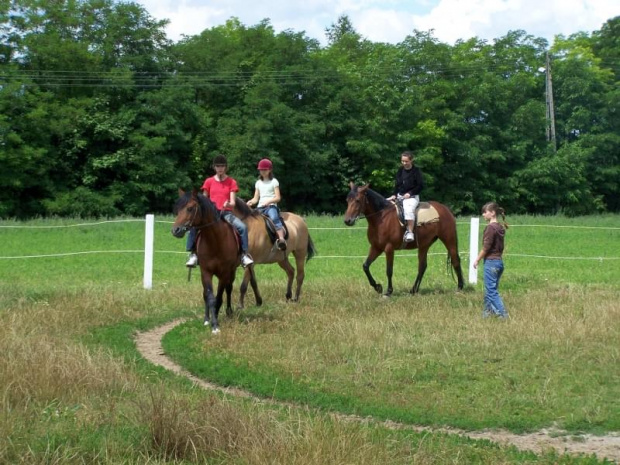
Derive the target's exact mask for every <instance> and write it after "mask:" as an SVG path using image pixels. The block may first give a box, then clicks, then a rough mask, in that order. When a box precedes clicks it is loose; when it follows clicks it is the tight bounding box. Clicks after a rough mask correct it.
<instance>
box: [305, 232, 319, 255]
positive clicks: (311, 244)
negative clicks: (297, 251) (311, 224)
mask: <svg viewBox="0 0 620 465" xmlns="http://www.w3.org/2000/svg"><path fill="white" fill-rule="evenodd" d="M307 252H308V253H307V254H306V262H308V260H310V259H311V258H312V257H314V256H315V255H316V254H317V251H316V247H315V246H314V242H312V238H311V237H310V234H308V249H307Z"/></svg>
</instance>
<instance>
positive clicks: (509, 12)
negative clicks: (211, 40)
mask: <svg viewBox="0 0 620 465" xmlns="http://www.w3.org/2000/svg"><path fill="white" fill-rule="evenodd" d="M133 1H135V2H137V3H140V4H142V5H144V7H145V8H146V10H147V11H148V13H149V14H150V15H151V16H152V17H153V18H155V19H168V20H169V21H170V24H169V25H168V27H167V29H166V32H167V35H168V38H169V39H171V40H174V41H178V40H179V39H181V38H182V37H183V35H188V36H191V35H196V34H199V33H200V32H202V31H203V30H205V29H210V28H212V27H214V26H220V25H223V24H225V22H226V21H227V20H228V19H230V18H231V17H236V18H238V19H239V20H240V21H241V23H242V24H244V25H246V26H248V27H250V26H254V25H256V24H258V23H259V22H260V21H262V20H264V19H269V20H270V23H271V25H272V27H273V28H274V30H275V31H276V33H278V32H281V31H284V30H291V31H293V32H305V33H306V36H307V37H310V38H313V39H317V40H319V41H320V42H321V44H323V45H326V43H327V41H326V37H325V29H326V28H328V27H330V26H331V25H332V24H334V23H335V22H336V21H337V20H338V17H339V16H341V15H347V16H348V17H349V19H350V21H351V23H352V24H353V27H354V28H355V30H356V31H357V32H358V33H359V34H361V35H362V37H364V38H366V39H368V40H371V41H373V42H388V43H392V44H396V43H398V42H401V41H403V40H404V39H405V37H406V36H407V35H410V34H411V33H412V31H413V30H414V29H415V30H418V31H424V32H426V31H430V30H433V37H435V38H436V39H438V40H440V41H441V42H445V43H448V44H451V45H453V44H454V43H455V42H456V41H457V40H459V39H463V40H467V39H470V38H472V37H478V38H480V39H484V40H487V41H489V42H492V41H493V39H496V38H499V37H503V36H505V35H506V34H507V33H508V31H511V30H517V29H522V30H524V31H526V32H527V33H528V34H531V35H533V36H536V37H543V38H545V39H547V40H548V41H549V43H552V42H553V38H554V37H555V35H557V34H563V35H564V36H568V35H570V34H572V33H575V32H579V31H583V32H592V31H595V30H599V29H600V28H601V27H602V25H603V24H604V23H605V22H606V21H607V20H608V19H611V18H613V17H615V16H618V15H620V0H133Z"/></svg>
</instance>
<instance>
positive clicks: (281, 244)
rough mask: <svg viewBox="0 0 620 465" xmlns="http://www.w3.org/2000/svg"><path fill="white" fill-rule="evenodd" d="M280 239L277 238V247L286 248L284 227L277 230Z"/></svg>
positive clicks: (279, 248)
mask: <svg viewBox="0 0 620 465" xmlns="http://www.w3.org/2000/svg"><path fill="white" fill-rule="evenodd" d="M276 233H277V234H278V239H277V240H276V247H277V248H278V250H283V251H284V250H286V240H285V239H284V229H278V230H277V231H276Z"/></svg>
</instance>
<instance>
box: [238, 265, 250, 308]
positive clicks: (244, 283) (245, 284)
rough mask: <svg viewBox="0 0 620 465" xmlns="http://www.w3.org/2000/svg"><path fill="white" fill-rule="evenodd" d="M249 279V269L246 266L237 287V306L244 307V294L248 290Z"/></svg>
mask: <svg viewBox="0 0 620 465" xmlns="http://www.w3.org/2000/svg"><path fill="white" fill-rule="evenodd" d="M249 281H250V274H249V270H248V269H247V268H246V269H245V271H244V272H243V280H242V281H241V287H240V288H239V308H245V304H244V302H245V294H246V292H248V282H249Z"/></svg>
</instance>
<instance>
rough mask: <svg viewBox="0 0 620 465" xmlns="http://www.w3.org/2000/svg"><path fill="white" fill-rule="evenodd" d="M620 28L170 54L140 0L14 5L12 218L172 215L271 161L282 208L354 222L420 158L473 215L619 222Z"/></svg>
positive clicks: (444, 191)
mask: <svg viewBox="0 0 620 465" xmlns="http://www.w3.org/2000/svg"><path fill="white" fill-rule="evenodd" d="M3 5H4V4H3ZM619 21H620V20H619V18H613V19H610V20H609V21H608V22H607V23H606V24H604V25H603V27H602V28H601V30H600V31H594V32H592V33H591V34H589V33H585V32H582V33H578V34H574V35H572V36H570V37H568V38H565V37H562V36H558V38H557V39H556V41H555V43H554V44H553V45H552V47H551V49H550V50H549V47H548V44H547V42H546V41H545V40H544V39H540V38H536V37H533V36H530V35H528V34H527V33H526V32H524V31H509V32H508V33H507V34H506V35H505V36H504V37H500V38H498V39H496V40H494V41H493V42H492V43H488V42H486V41H483V40H480V39H477V38H471V39H464V40H461V41H458V42H457V43H456V44H455V45H453V46H450V45H447V44H444V43H441V42H439V41H438V40H437V39H435V38H434V37H433V36H432V34H431V33H429V32H420V31H412V34H411V35H410V36H408V37H407V38H406V39H405V40H404V41H403V42H401V43H399V44H395V45H391V44H385V43H372V42H370V41H368V40H366V39H364V38H363V37H362V36H361V35H360V34H358V33H357V31H356V30H355V28H354V26H353V24H352V23H351V22H350V20H349V18H348V17H346V16H342V17H340V18H338V19H337V21H336V22H335V23H334V24H333V25H332V26H331V27H330V28H328V29H327V30H326V34H327V37H328V39H329V43H328V45H327V46H326V47H321V46H320V45H319V43H318V42H317V41H316V40H314V39H311V38H308V37H306V36H305V34H304V33H296V32H293V31H284V32H281V33H276V32H275V31H274V29H273V27H272V26H271V24H270V22H269V20H268V19H266V20H263V21H261V22H260V23H258V24H257V25H255V26H250V27H248V26H245V25H243V24H241V22H240V21H239V20H238V19H236V18H231V19H230V20H228V21H227V22H226V23H225V24H224V25H221V26H217V27H214V28H211V29H207V30H204V31H203V32H202V33H201V34H199V35H196V36H189V37H186V38H184V39H183V40H181V41H179V42H178V43H171V42H169V41H168V40H167V39H166V37H165V33H164V29H163V28H164V26H165V24H166V22H165V21H156V20H154V19H153V18H152V17H151V16H150V15H149V13H148V12H147V11H145V10H144V8H143V7H142V6H140V5H138V4H135V3H117V2H114V1H112V0H77V1H69V0H61V1H56V2H44V1H42V0H14V1H12V2H9V3H8V4H7V5H5V6H3V7H2V8H0V164H1V166H2V170H1V172H0V217H13V216H15V217H31V216H35V215H50V214H55V215H58V214H59V215H65V214H69V215H79V216H90V215H94V216H100V215H101V216H105V215H110V214H118V213H121V214H131V215H141V214H143V213H146V212H168V211H169V210H170V207H171V205H172V203H173V201H174V199H175V197H176V194H175V193H176V189H177V187H192V186H193V187H199V186H200V185H201V184H202V182H203V180H204V178H206V177H207V176H210V175H211V174H212V171H211V161H212V159H213V157H214V156H215V155H217V154H219V153H223V154H226V156H227V157H228V159H229V162H230V174H231V175H232V176H234V177H235V178H236V179H237V181H238V183H239V186H240V193H239V195H240V196H241V197H243V198H248V197H250V196H251V195H252V194H253V186H254V180H255V179H256V175H257V172H256V163H257V162H258V160H260V159H261V158H264V157H269V158H271V159H272V160H273V162H274V166H275V175H276V177H277V178H278V179H279V181H280V184H281V190H282V194H283V201H282V206H283V208H285V209H288V210H295V211H299V212H310V211H313V212H319V213H320V212H329V213H341V212H342V210H343V206H344V200H343V198H344V195H345V193H346V190H347V187H346V186H347V183H348V181H349V180H354V181H356V182H370V183H371V184H372V185H373V187H374V188H375V189H376V190H378V191H379V192H382V193H385V195H388V194H389V193H390V192H391V189H392V179H393V176H394V173H395V171H396V169H397V167H398V166H399V165H398V160H399V155H400V153H401V152H402V151H403V150H413V151H414V152H415V154H416V160H415V162H416V164H417V165H418V166H419V167H420V168H421V169H422V171H423V173H424V177H425V182H426V186H427V187H426V190H425V191H424V193H423V197H424V198H425V199H436V200H439V201H441V202H443V203H446V204H448V205H450V207H451V208H452V209H453V210H454V211H455V212H456V213H464V214H466V213H471V212H475V211H477V210H478V209H479V207H480V205H481V204H483V203H484V202H486V201H489V200H497V201H499V202H501V203H502V204H503V205H504V206H505V207H506V208H507V209H508V210H509V211H510V212H515V213H516V212H523V213H525V212H529V213H542V212H555V211H563V212H565V213H568V214H579V213H582V212H584V211H591V210H592V209H595V210H598V211H618V210H619V209H620V203H619V201H618V199H619V198H620V196H619V195H618V194H619V192H618V189H619V185H618V182H619V181H618V179H619V173H618V170H619V168H618V166H620V163H619V160H618V153H620V151H619V150H618V149H619V146H620V139H619V136H618V134H620V116H619V114H618V111H617V109H618V108H619V105H620V91H618V74H619V69H618V60H617V57H618V41H619V40H620V38H619V36H618V30H619V26H618V24H619ZM547 51H550V52H551V54H552V75H553V86H554V98H555V110H556V112H555V113H556V132H557V141H558V151H557V153H555V152H553V150H552V149H551V147H550V144H549V143H548V142H547V140H546V137H545V129H546V124H547V122H546V117H545V73H544V72H541V71H539V69H540V68H541V67H542V66H543V65H544V62H545V54H546V52H547Z"/></svg>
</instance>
